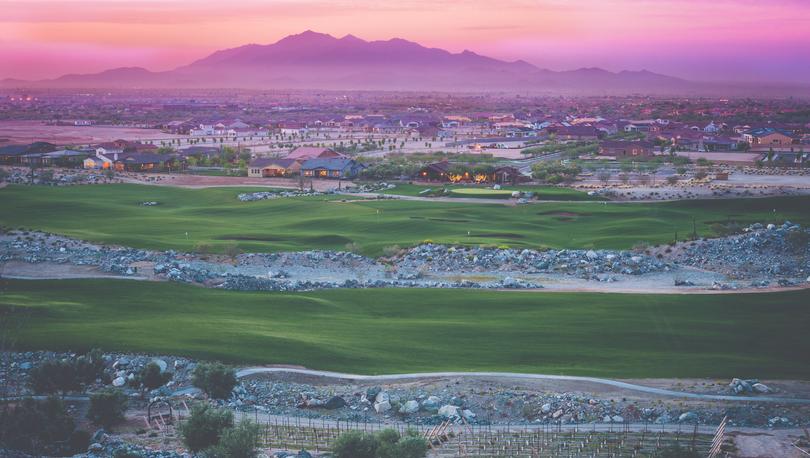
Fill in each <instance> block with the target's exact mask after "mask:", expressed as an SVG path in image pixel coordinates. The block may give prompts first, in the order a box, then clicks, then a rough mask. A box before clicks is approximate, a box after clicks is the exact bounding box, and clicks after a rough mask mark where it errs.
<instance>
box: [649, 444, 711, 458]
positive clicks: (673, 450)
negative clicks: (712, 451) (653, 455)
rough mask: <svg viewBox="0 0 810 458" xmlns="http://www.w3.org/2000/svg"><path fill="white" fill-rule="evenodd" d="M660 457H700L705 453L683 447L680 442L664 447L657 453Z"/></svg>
mask: <svg viewBox="0 0 810 458" xmlns="http://www.w3.org/2000/svg"><path fill="white" fill-rule="evenodd" d="M657 456H658V457H659V458H699V457H701V456H703V455H701V454H700V453H698V452H696V451H695V450H691V449H687V448H683V447H681V446H680V445H679V444H674V445H670V446H669V447H664V448H663V449H661V451H660V452H659V453H658V455H657Z"/></svg>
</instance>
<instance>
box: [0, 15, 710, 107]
mask: <svg viewBox="0 0 810 458" xmlns="http://www.w3.org/2000/svg"><path fill="white" fill-rule="evenodd" d="M3 84H4V85H5V86H6V87H8V86H15V87H22V86H29V87H31V86H33V87H76V88H78V87H82V88H90V87H95V88H107V87H116V88H133V87H139V88H147V87H150V88H158V87H159V88H225V87H227V88H262V89H264V88H279V89H339V90H352V89H361V90H429V91H444V90H446V91H521V92H522V91H537V92H543V93H562V92H565V93H571V94H579V95H585V94H605V93H656V94H674V93H694V92H695V91H700V90H704V91H706V88H708V87H710V86H708V85H707V84H705V83H692V82H689V81H685V80H682V79H679V78H674V77H670V76H666V75H660V74H657V73H654V72H651V71H649V70H646V69H643V70H638V71H630V70H624V71H620V72H617V73H614V72H610V71H608V70H605V69H602V68H599V67H584V68H580V69H577V70H568V71H561V72H557V71H552V70H548V69H541V68H538V67H536V66H534V65H532V64H530V63H529V62H526V61H525V60H516V61H513V62H507V61H504V60H499V59H495V58H492V57H487V56H483V55H480V54H478V53H476V52H474V51H472V50H469V49H465V50H463V51H462V52H460V53H452V52H449V51H447V50H444V49H439V48H430V47H426V46H423V45H421V44H419V43H416V42H412V41H408V40H406V39H403V38H391V39H388V40H375V41H366V40H364V39H362V38H358V37H356V36H354V35H352V34H347V35H345V36H343V37H341V38H336V37H334V36H332V35H330V34H326V33H320V32H316V31H313V30H305V31H303V32H301V33H299V34H295V35H289V36H287V37H284V38H282V39H280V40H278V41H277V42H275V43H272V44H249V45H244V46H238V47H235V48H230V49H222V50H219V51H216V52H214V53H211V54H210V55H208V56H206V57H204V58H202V59H199V60H197V61H195V62H193V63H191V64H189V65H186V66H183V67H180V68H177V69H175V70H171V71H166V72H158V73H153V72H150V71H148V70H146V69H144V68H141V67H120V68H114V69H110V70H106V71H103V72H100V73H95V74H87V75H64V76H61V77H59V78H57V79H53V80H45V81H37V82H24V81H20V80H6V81H3ZM717 88H718V86H717V85H715V86H711V89H708V91H709V92H711V93H716V90H717Z"/></svg>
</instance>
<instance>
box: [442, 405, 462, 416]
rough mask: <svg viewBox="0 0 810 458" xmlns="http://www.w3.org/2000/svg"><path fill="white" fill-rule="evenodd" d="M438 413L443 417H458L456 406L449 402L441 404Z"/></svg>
mask: <svg viewBox="0 0 810 458" xmlns="http://www.w3.org/2000/svg"><path fill="white" fill-rule="evenodd" d="M439 415H441V416H443V417H445V418H453V417H458V416H459V415H458V407H456V406H454V405H450V404H446V405H443V406H442V407H441V408H440V409H439Z"/></svg>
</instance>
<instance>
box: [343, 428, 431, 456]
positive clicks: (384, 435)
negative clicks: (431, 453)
mask: <svg viewBox="0 0 810 458" xmlns="http://www.w3.org/2000/svg"><path fill="white" fill-rule="evenodd" d="M427 449H428V445H427V442H425V440H424V439H423V438H422V437H420V436H419V434H418V433H417V432H416V431H408V433H407V434H406V435H405V437H400V435H399V433H398V432H396V431H394V430H392V429H384V430H382V431H380V432H378V433H376V434H368V433H363V432H360V431H350V432H347V433H344V434H341V435H340V436H339V437H338V438H337V440H336V441H335V445H334V447H333V448H332V452H333V453H334V456H335V458H422V457H424V456H425V454H426V453H427Z"/></svg>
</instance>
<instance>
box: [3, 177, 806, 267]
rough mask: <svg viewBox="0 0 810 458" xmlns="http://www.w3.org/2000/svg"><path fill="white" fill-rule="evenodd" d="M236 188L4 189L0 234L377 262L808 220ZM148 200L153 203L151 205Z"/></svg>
mask: <svg viewBox="0 0 810 458" xmlns="http://www.w3.org/2000/svg"><path fill="white" fill-rule="evenodd" d="M242 191H245V190H244V189H238V188H211V189H182V188H172V187H162V186H138V185H98V186H75V187H40V186H34V187H30V186H8V187H6V188H3V189H0V225H3V226H6V227H13V228H19V227H25V228H29V229H37V230H45V231H50V232H54V233H59V234H65V235H69V236H72V237H78V238H81V239H85V240H90V241H96V242H104V243H115V244H122V245H127V246H133V247H137V248H153V249H179V250H185V251H189V250H193V249H194V248H195V246H197V245H198V244H200V243H202V244H207V245H210V246H211V247H212V249H213V250H214V251H218V250H219V251H221V250H224V249H225V246H227V245H229V244H237V245H238V247H239V249H241V250H243V251H255V252H260V251H297V250H308V249H341V250H342V249H344V248H345V246H346V245H347V244H348V243H350V242H354V243H356V244H357V245H359V247H360V249H361V251H362V252H363V253H365V254H369V255H378V254H380V253H381V252H382V249H383V248H384V247H386V246H389V245H394V244H397V245H400V246H411V245H416V244H419V243H422V242H423V241H425V240H432V241H434V242H436V243H451V244H466V245H482V244H492V245H508V246H511V247H531V248H542V247H553V248H615V249H626V248H631V247H632V246H633V245H635V244H636V243H638V242H648V243H651V244H657V243H666V242H668V241H671V240H672V239H673V238H674V237H675V234H676V232H677V234H678V236H679V238H681V239H683V238H685V237H686V236H687V234H690V233H691V232H692V227H693V226H692V221H693V218H694V220H695V227H696V229H697V231H698V234H699V235H702V236H708V235H713V232H712V230H711V227H710V226H711V223H714V222H718V221H719V222H724V221H727V220H736V221H739V222H742V223H750V222H757V221H759V222H780V221H783V220H785V219H790V220H792V221H794V222H798V223H802V224H808V223H810V212H808V211H807V209H808V208H810V197H784V198H767V199H735V200H707V201H682V202H663V203H643V204H642V203H626V204H613V203H607V204H606V203H603V202H559V203H557V202H555V203H543V204H531V205H519V206H511V207H510V206H505V205H492V204H469V203H463V202H460V203H447V202H419V201H415V202H414V201H379V200H369V201H361V202H356V201H355V202H340V201H339V199H338V198H336V197H329V198H323V197H307V198H285V199H275V200H265V201H258V202H240V201H238V200H237V199H236V195H237V194H238V193H239V192H242ZM144 201H157V202H159V205H157V206H154V207H147V206H142V205H140V203H141V202H144Z"/></svg>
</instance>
